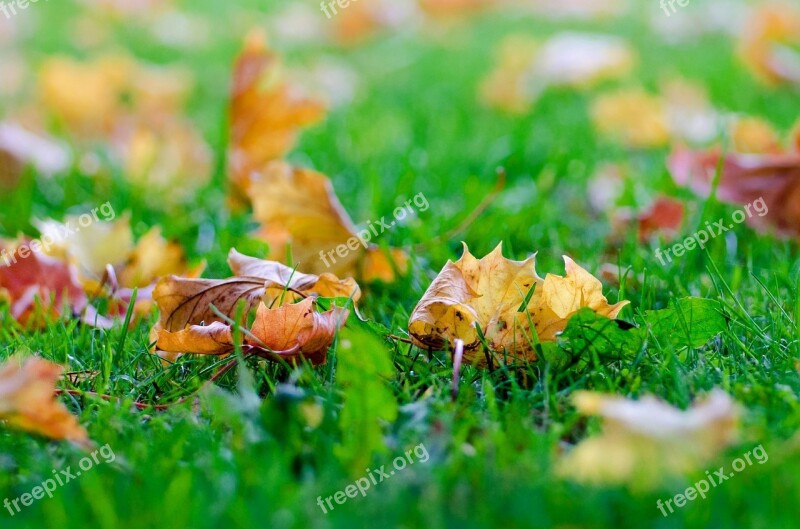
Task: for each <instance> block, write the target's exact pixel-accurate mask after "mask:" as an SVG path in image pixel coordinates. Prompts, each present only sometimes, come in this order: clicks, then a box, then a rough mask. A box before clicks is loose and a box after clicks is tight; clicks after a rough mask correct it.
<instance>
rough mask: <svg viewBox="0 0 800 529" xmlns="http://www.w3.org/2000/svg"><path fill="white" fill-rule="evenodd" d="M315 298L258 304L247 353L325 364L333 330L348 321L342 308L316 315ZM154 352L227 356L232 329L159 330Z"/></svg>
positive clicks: (171, 355)
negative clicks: (269, 305)
mask: <svg viewBox="0 0 800 529" xmlns="http://www.w3.org/2000/svg"><path fill="white" fill-rule="evenodd" d="M315 303H316V302H315V300H314V298H311V297H308V298H306V299H304V300H303V301H300V302H299V303H295V304H284V305H282V306H280V307H278V308H269V307H267V306H266V305H265V304H264V303H261V302H259V304H258V310H257V312H256V318H255V322H254V323H253V326H252V327H251V328H250V330H249V333H247V335H246V337H245V340H244V344H239V345H240V346H241V347H242V349H243V351H244V352H245V353H246V354H255V355H258V356H262V357H264V358H267V359H270V360H276V359H278V358H283V359H286V360H293V359H297V358H305V359H307V360H308V361H309V362H311V364H313V365H320V364H324V363H325V361H326V356H327V353H328V348H329V347H330V346H331V344H332V343H333V339H334V337H335V335H336V331H337V330H338V329H339V328H340V327H341V326H342V325H344V323H345V321H347V315H348V311H347V310H346V309H343V308H341V307H334V308H333V309H331V310H329V311H327V312H323V313H319V312H317V311H316V310H315V308H314V307H315ZM155 332H156V350H157V351H158V353H159V355H160V356H161V357H162V358H165V359H169V360H174V359H175V358H177V355H179V354H182V353H192V354H205V355H226V354H230V353H232V352H233V351H234V349H235V346H234V343H235V342H234V338H233V329H232V328H231V326H230V325H227V324H225V323H222V322H219V321H215V322H212V323H211V324H210V325H189V326H187V327H186V328H185V329H183V330H181V331H177V332H169V331H166V330H164V329H163V328H158V329H157V330H155Z"/></svg>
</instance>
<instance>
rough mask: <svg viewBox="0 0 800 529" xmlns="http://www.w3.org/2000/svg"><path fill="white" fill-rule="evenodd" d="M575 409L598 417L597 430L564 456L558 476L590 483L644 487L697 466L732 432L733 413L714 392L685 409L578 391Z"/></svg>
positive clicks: (733, 435)
mask: <svg viewBox="0 0 800 529" xmlns="http://www.w3.org/2000/svg"><path fill="white" fill-rule="evenodd" d="M574 402H575V405H576V407H577V408H578V411H580V412H581V413H583V414H585V415H598V416H600V417H602V418H603V432H602V433H601V434H599V435H596V436H593V437H589V438H587V439H585V440H583V441H581V442H580V443H578V445H577V446H576V447H575V448H574V449H573V450H572V451H571V452H569V453H568V454H567V455H566V456H565V457H564V459H563V460H562V462H561V465H560V469H559V472H560V473H561V474H562V475H565V476H568V477H570V478H572V479H574V480H576V481H580V482H584V483H594V484H607V483H613V484H622V483H628V484H636V485H643V486H649V485H654V484H657V483H658V482H660V481H662V480H664V479H665V478H668V477H672V476H676V475H682V474H685V473H687V472H690V471H692V470H695V469H697V468H701V467H702V466H703V465H705V464H707V463H708V462H709V461H711V459H712V458H713V457H714V456H715V455H717V454H718V453H719V452H721V451H722V450H723V449H724V448H725V447H727V446H728V445H729V444H731V443H732V442H733V441H734V440H735V438H736V435H737V433H738V409H737V406H736V404H735V403H734V402H733V400H732V399H731V398H730V397H729V396H728V394H727V393H725V392H723V391H721V390H714V391H713V392H711V393H709V394H708V395H707V396H706V398H705V399H703V400H702V401H700V402H698V403H696V404H695V405H694V406H693V407H692V408H690V409H689V410H686V411H682V410H679V409H678V408H675V407H673V406H671V405H669V404H667V403H665V402H663V401H661V400H659V399H657V398H655V397H652V396H646V397H643V398H642V399H640V400H638V401H634V400H629V399H625V398H622V397H619V396H614V395H603V394H600V393H593V392H585V391H581V392H578V393H576V394H575V397H574Z"/></svg>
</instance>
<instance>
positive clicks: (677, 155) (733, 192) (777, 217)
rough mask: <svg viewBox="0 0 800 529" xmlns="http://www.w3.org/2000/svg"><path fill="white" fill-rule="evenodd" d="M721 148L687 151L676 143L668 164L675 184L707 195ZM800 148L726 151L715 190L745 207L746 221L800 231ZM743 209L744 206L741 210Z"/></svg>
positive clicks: (784, 231) (786, 232)
mask: <svg viewBox="0 0 800 529" xmlns="http://www.w3.org/2000/svg"><path fill="white" fill-rule="evenodd" d="M722 156H723V155H722V153H721V152H720V150H719V149H710V150H707V151H691V150H689V149H687V148H685V147H678V148H676V149H675V150H674V151H673V153H672V154H671V155H670V157H669V160H668V166H669V169H670V172H671V173H672V178H673V179H674V180H675V182H677V183H678V184H679V185H682V186H686V187H690V188H691V189H692V190H693V191H694V192H695V193H697V194H698V195H699V196H703V197H705V196H708V195H709V193H710V192H711V187H712V183H713V181H714V178H715V176H716V174H717V169H718V167H719V165H720V158H721V157H722ZM798 184H800V152H792V151H785V152H783V153H779V154H742V153H738V152H732V153H728V154H726V155H724V160H723V161H722V166H721V174H720V179H719V184H718V187H717V191H716V196H717V198H719V199H720V200H722V201H724V202H728V203H730V204H738V205H742V206H745V209H746V208H749V214H747V216H746V219H747V222H748V223H749V224H750V225H752V226H756V227H759V228H766V227H768V226H773V227H775V228H776V229H777V231H778V233H779V234H783V235H794V236H797V235H798V234H800V185H798ZM745 213H747V212H745Z"/></svg>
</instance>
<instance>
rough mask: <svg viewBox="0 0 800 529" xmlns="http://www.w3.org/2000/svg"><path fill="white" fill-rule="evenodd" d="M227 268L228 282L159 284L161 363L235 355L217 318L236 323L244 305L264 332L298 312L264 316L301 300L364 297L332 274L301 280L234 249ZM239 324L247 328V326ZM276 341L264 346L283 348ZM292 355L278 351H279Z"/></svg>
mask: <svg viewBox="0 0 800 529" xmlns="http://www.w3.org/2000/svg"><path fill="white" fill-rule="evenodd" d="M228 264H229V266H230V267H231V270H232V271H233V273H234V274H235V276H234V277H231V278H228V279H188V278H181V277H175V276H169V277H165V278H163V279H162V280H161V281H159V283H158V285H157V286H156V288H155V291H154V293H153V299H154V300H155V301H156V303H157V304H158V308H159V311H160V318H159V321H158V323H157V324H156V325H155V327H154V328H153V329H152V331H151V333H150V336H151V339H153V340H156V339H158V340H159V344H158V345H157V346H156V347H157V349H161V350H163V351H165V352H166V353H168V354H164V355H162V357H164V358H175V357H176V354H177V353H181V352H196V353H203V351H212V352H205V353H204V354H223V351H225V352H230V351H231V350H232V349H233V342H232V338H231V336H232V335H231V333H230V329H229V328H226V327H227V324H228V321H227V320H226V319H225V318H223V317H221V316H220V315H219V314H218V312H219V313H221V314H223V315H224V316H225V317H227V318H229V319H234V320H235V319H236V317H237V316H238V306H239V305H240V304H242V305H243V306H242V309H243V312H242V316H243V318H245V319H246V316H247V315H248V314H249V313H250V311H251V310H252V309H254V308H257V307H258V312H257V313H256V322H257V323H258V322H259V321H261V322H262V327H265V328H266V327H267V326H268V324H273V323H274V322H275V321H277V320H276V319H275V318H277V317H279V316H281V315H284V316H286V317H288V318H289V319H291V317H292V316H294V315H296V314H295V313H294V312H292V311H296V310H298V309H286V310H285V311H283V312H279V313H274V314H273V313H272V312H270V313H264V310H275V309H274V308H275V307H278V308H283V306H289V304H291V303H293V302H295V301H297V300H301V299H310V298H312V297H314V296H321V297H329V298H335V297H343V298H349V299H352V300H353V301H354V302H355V301H358V299H359V298H360V296H361V291H360V289H359V287H358V285H357V284H356V282H355V280H353V279H352V278H347V279H343V280H340V279H338V278H337V277H335V276H334V275H333V274H322V275H320V276H315V275H311V274H303V273H301V272H297V271H296V270H293V269H291V268H289V267H287V266H285V265H282V264H280V263H277V262H274V261H265V260H262V259H257V258H255V257H249V256H246V255H242V254H240V253H239V252H237V251H236V250H235V249H232V250H231V251H230V254H229V255H228ZM212 306H213V307H214V308H212ZM261 307H263V309H262V308H261ZM214 309H216V310H214ZM329 312H330V311H329ZM334 312H336V311H334ZM336 313H337V314H338V312H336ZM275 314H277V315H278V316H275ZM326 314H327V313H326ZM259 315H261V318H260V317H259ZM306 317H308V316H306ZM311 319H312V320H313V319H315V318H311ZM298 321H299V320H298ZM237 323H239V324H240V325H244V324H245V321H238V322H237ZM223 324H224V326H223ZM318 327H319V328H320V329H322V328H323V327H325V326H324V325H323V324H321V323H320V324H319V325H318ZM298 332H300V331H299V330H298ZM181 333H183V334H181ZM304 336H305V335H304ZM275 338H276V337H275V336H274V335H269V336H267V335H264V338H262V344H266V345H267V347H269V348H271V349H274V348H275V347H273V346H278V345H281V344H279V343H276V342H274V341H273V340H274V339H275ZM162 340H164V341H162ZM185 340H189V341H190V342H186V341H185ZM187 343H195V344H197V345H195V346H193V347H195V348H197V349H198V350H197V351H185V350H183V349H186V348H188V347H187V346H186V345H185V344H187ZM255 345H256V346H259V345H261V344H255ZM282 345H286V344H282ZM289 349H291V348H289ZM289 349H282V348H280V347H278V348H277V349H276V350H277V351H288V350H289ZM312 353H313V354H312ZM286 354H290V355H291V354H294V353H286ZM310 354H312V356H315V355H316V356H318V354H319V351H318V350H316V349H315V350H313V351H311V353H310Z"/></svg>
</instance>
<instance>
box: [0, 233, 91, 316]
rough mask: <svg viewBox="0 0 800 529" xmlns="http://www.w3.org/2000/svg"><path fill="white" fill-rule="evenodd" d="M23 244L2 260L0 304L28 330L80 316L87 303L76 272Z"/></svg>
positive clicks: (6, 252)
mask: <svg viewBox="0 0 800 529" xmlns="http://www.w3.org/2000/svg"><path fill="white" fill-rule="evenodd" d="M29 244H32V243H30V241H26V240H22V241H20V242H19V243H17V244H16V246H14V247H10V248H6V249H4V250H3V252H2V256H1V257H0V301H2V300H6V301H7V302H8V303H9V305H10V309H11V316H12V317H13V318H14V319H15V320H17V321H18V322H19V323H20V324H21V325H23V326H25V327H40V326H43V325H44V324H45V323H46V322H48V321H50V320H51V319H58V318H61V317H65V316H66V317H71V316H75V315H81V314H83V313H84V311H86V309H87V306H88V301H87V298H86V294H85V293H84V291H83V287H81V285H80V283H79V282H78V277H77V271H76V270H75V268H74V267H73V266H71V265H69V264H67V263H65V262H63V261H60V260H58V259H54V258H52V257H48V256H46V255H44V254H42V253H41V252H38V251H33V250H32V249H31V247H30V246H29Z"/></svg>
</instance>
